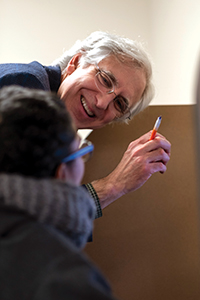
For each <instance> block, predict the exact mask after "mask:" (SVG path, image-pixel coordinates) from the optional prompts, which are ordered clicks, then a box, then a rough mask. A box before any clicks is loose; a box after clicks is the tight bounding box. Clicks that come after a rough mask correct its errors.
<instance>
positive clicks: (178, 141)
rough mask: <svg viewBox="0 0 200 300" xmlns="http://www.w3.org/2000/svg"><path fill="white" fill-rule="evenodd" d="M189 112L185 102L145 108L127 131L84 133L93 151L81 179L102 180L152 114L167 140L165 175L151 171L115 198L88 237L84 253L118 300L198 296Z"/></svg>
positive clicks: (193, 150)
mask: <svg viewBox="0 0 200 300" xmlns="http://www.w3.org/2000/svg"><path fill="white" fill-rule="evenodd" d="M193 109H194V107H193V106H190V105H185V106H151V107H149V108H147V110H145V111H144V112H142V113H141V114H140V115H138V116H136V117H135V119H134V120H133V121H132V122H131V123H130V125H128V126H127V125H116V126H114V127H113V128H112V127H111V126H108V127H105V128H102V129H99V130H96V131H94V132H93V133H92V134H91V136H90V140H92V141H93V142H94V144H95V152H94V156H93V158H92V159H91V160H90V161H89V162H88V163H87V164H86V174H85V178H84V182H88V181H90V180H92V179H94V178H99V177H104V176H105V175H107V174H108V173H109V172H110V171H111V170H112V169H113V168H114V167H115V166H116V164H117V163H118V161H119V160H120V159H121V156H122V155H123V152H124V150H125V149H126V147H127V146H128V144H129V142H130V141H131V140H134V139H136V138H138V137H139V136H141V135H142V134H144V133H145V132H147V131H148V130H149V129H150V128H151V127H152V126H153V124H154V122H155V119H156V117H157V116H159V115H160V114H162V123H161V126H160V129H159V132H160V133H162V134H163V135H164V136H166V137H167V138H168V139H169V140H170V141H171V143H172V155H171V160H170V162H169V163H168V167H167V172H166V173H165V174H160V173H157V174H154V175H153V176H152V177H151V178H150V179H149V180H148V182H146V183H145V184H144V186H143V187H142V188H140V189H139V190H137V191H135V192H133V193H131V194H129V195H125V196H123V197H121V198H120V199H119V200H117V201H115V203H113V204H111V205H110V206H108V207H107V208H105V209H104V210H103V217H102V218H100V219H97V220H95V223H94V224H95V228H94V235H93V237H94V240H93V242H92V243H88V244H87V247H86V250H85V251H86V253H87V254H88V255H89V256H90V257H91V258H92V259H93V260H94V261H95V262H96V264H97V265H98V266H99V267H100V268H101V270H102V271H103V273H104V274H106V276H107V278H108V279H109V281H110V283H111V285H112V287H113V290H114V292H115V294H116V295H117V297H118V298H120V299H123V300H133V299H134V300H143V299H144V300H189V299H191V300H199V299H200V284H199V282H200V249H199V234H200V232H199V226H200V223H199V203H198V201H197V176H196V173H197V170H196V166H197V163H196V162H197V160H196V143H195V139H196V135H195V131H194V119H193V116H194V111H193ZM113 149H114V151H113ZM102 161H103V162H104V163H102Z"/></svg>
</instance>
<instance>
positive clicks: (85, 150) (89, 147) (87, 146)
mask: <svg viewBox="0 0 200 300" xmlns="http://www.w3.org/2000/svg"><path fill="white" fill-rule="evenodd" d="M93 150H94V145H93V144H92V143H91V142H90V141H88V140H84V141H83V142H82V144H81V147H80V149H79V150H77V151H75V152H74V153H72V154H70V155H68V156H67V157H65V158H64V159H63V160H62V162H63V163H67V162H69V161H72V160H74V159H76V158H78V157H81V156H82V159H83V161H84V162H86V161H88V160H89V159H90V157H91V156H92V152H93Z"/></svg>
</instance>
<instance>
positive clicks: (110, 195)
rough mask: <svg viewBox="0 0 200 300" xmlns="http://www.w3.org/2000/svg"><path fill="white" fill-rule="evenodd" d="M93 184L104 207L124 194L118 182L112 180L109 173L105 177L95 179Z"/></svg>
mask: <svg viewBox="0 0 200 300" xmlns="http://www.w3.org/2000/svg"><path fill="white" fill-rule="evenodd" d="M92 185H93V187H94V189H95V191H96V193H97V195H98V198H99V201H100V204H101V208H102V209H103V208H105V207H106V206H108V205H109V204H111V203H112V202H114V201H115V200H116V199H118V198H119V197H121V196H123V194H124V193H123V192H122V191H121V190H119V188H118V186H117V184H116V183H115V182H113V181H112V180H110V178H109V175H108V176H107V177H105V178H102V179H99V180H95V181H93V182H92Z"/></svg>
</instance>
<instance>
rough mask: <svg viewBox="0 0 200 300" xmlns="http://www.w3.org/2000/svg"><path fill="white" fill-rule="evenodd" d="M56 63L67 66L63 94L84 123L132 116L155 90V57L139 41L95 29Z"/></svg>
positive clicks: (96, 123)
mask: <svg viewBox="0 0 200 300" xmlns="http://www.w3.org/2000/svg"><path fill="white" fill-rule="evenodd" d="M53 64H54V65H56V64H58V65H60V67H61V71H62V80H61V86H60V89H59V95H60V96H61V98H62V99H63V100H64V102H65V104H66V106H67V108H68V109H69V110H70V113H71V115H72V117H73V119H74V121H75V123H76V126H77V127H78V128H99V127H102V126H104V125H106V124H107V123H110V122H113V121H126V120H127V118H131V117H132V116H133V115H135V114H137V113H138V112H140V111H141V110H143V109H144V108H145V107H147V106H148V104H149V103H150V101H151V100H152V98H153V96H154V86H153V83H152V66H151V62H150V59H149V56H148V54H147V53H146V51H145V50H144V48H143V47H142V45H141V44H140V43H138V42H137V41H132V40H130V39H127V38H124V37H120V36H117V35H113V34H109V33H106V32H101V31H97V32H93V33H92V34H91V35H90V36H89V37H87V38H86V39H85V40H83V41H78V42H77V43H76V44H75V45H74V46H73V47H72V48H71V49H70V50H69V51H66V52H65V53H64V54H63V55H62V56H61V57H60V58H59V59H58V60H56V61H55V62H54V63H53ZM105 74H107V75H108V78H104V77H103V76H104V75H105Z"/></svg>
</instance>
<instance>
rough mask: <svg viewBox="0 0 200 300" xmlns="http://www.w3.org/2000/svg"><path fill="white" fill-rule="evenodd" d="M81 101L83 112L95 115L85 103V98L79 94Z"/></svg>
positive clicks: (90, 115) (91, 115)
mask: <svg viewBox="0 0 200 300" xmlns="http://www.w3.org/2000/svg"><path fill="white" fill-rule="evenodd" d="M81 103H82V105H83V108H84V110H85V112H86V113H87V115H88V116H89V117H91V118H92V117H95V115H94V114H93V112H92V111H91V110H90V109H89V107H88V106H87V103H86V101H85V99H84V97H83V96H81Z"/></svg>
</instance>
